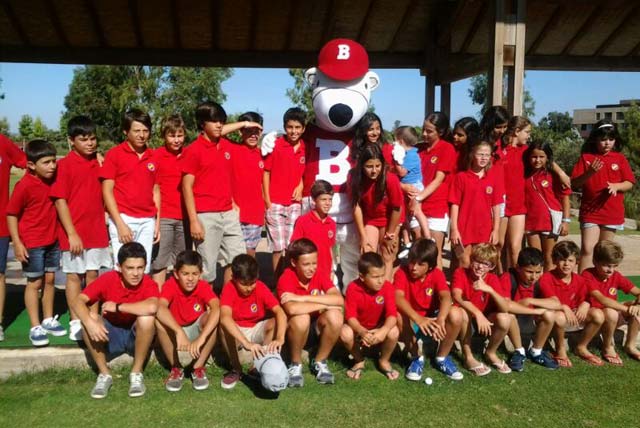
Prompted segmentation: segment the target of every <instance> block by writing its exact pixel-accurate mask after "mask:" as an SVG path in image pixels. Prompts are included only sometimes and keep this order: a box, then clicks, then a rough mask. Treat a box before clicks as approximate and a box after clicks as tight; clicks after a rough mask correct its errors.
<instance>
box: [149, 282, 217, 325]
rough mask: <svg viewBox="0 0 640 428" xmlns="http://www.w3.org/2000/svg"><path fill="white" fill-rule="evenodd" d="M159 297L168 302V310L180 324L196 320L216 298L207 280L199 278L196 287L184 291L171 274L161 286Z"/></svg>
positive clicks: (191, 322) (187, 323) (188, 323)
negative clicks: (189, 290) (187, 291)
mask: <svg viewBox="0 0 640 428" xmlns="http://www.w3.org/2000/svg"><path fill="white" fill-rule="evenodd" d="M160 298H161V299H164V300H166V301H167V302H168V303H169V311H170V312H171V315H173V318H174V319H175V320H176V322H177V323H178V324H180V325H181V326H186V325H190V324H193V323H194V322H196V320H197V319H198V318H200V316H201V315H202V314H204V313H205V312H207V307H208V305H209V302H210V301H211V300H214V299H217V298H218V297H217V296H216V293H214V292H213V290H212V289H211V285H209V283H208V282H206V281H203V280H200V281H198V284H197V285H196V288H195V289H194V290H193V291H191V292H190V293H186V292H185V291H184V290H183V289H182V287H180V284H178V281H176V278H175V277H174V276H171V278H169V279H168V280H167V282H165V283H164V285H163V286H162V291H161V292H160Z"/></svg>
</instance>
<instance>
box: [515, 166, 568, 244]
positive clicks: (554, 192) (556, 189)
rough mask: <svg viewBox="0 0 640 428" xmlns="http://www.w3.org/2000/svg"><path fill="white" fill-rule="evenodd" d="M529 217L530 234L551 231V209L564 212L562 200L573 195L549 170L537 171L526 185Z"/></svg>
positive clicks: (527, 223) (526, 228) (527, 221)
mask: <svg viewBox="0 0 640 428" xmlns="http://www.w3.org/2000/svg"><path fill="white" fill-rule="evenodd" d="M524 190H525V201H526V203H525V205H526V207H527V217H526V219H525V226H524V228H525V230H528V231H530V232H538V231H540V232H549V231H551V227H552V225H551V215H550V214H549V208H551V209H552V210H556V211H562V203H561V201H562V198H563V197H564V196H569V195H570V194H571V189H563V188H562V185H561V184H560V180H557V179H556V178H555V177H554V175H553V173H550V172H548V171H547V170H540V171H536V172H535V173H534V174H533V175H532V176H531V177H529V178H527V179H526V180H525V183H524Z"/></svg>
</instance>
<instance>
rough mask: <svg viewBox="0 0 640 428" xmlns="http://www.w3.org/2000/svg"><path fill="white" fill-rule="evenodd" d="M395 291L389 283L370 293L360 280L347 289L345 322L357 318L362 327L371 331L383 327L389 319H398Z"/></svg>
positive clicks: (386, 282)
mask: <svg viewBox="0 0 640 428" xmlns="http://www.w3.org/2000/svg"><path fill="white" fill-rule="evenodd" d="M397 316H398V310H397V309H396V297H395V289H394V288H393V285H391V283H390V282H389V281H385V283H384V284H383V285H382V288H381V289H380V290H378V291H376V292H372V291H370V290H369V289H368V288H367V287H366V286H365V285H364V283H363V282H362V281H361V280H360V279H356V280H355V281H353V282H352V283H351V284H349V287H348V288H347V294H346V296H345V298H344V319H345V321H348V320H350V319H351V318H355V319H357V320H358V322H359V323H360V325H362V327H364V328H366V329H368V330H371V329H374V328H377V327H381V326H382V324H384V322H385V320H386V319H387V318H389V317H397Z"/></svg>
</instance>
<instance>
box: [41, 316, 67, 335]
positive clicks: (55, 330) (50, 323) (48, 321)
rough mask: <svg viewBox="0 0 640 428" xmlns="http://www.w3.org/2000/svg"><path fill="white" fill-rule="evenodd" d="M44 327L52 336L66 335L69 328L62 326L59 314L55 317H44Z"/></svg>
mask: <svg viewBox="0 0 640 428" xmlns="http://www.w3.org/2000/svg"><path fill="white" fill-rule="evenodd" d="M42 328H43V329H44V330H45V331H46V332H47V333H48V334H50V335H52V336H64V335H65V334H67V330H66V329H65V328H64V327H62V324H60V321H58V315H56V316H55V317H53V318H45V319H43V320H42Z"/></svg>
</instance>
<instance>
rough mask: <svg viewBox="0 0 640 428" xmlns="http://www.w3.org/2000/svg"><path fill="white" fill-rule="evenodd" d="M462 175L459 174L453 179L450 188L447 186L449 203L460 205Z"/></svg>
mask: <svg viewBox="0 0 640 428" xmlns="http://www.w3.org/2000/svg"><path fill="white" fill-rule="evenodd" d="M462 174H464V172H459V173H457V174H456V175H455V176H454V177H453V182H452V183H451V186H449V203H450V204H456V205H460V201H461V200H462Z"/></svg>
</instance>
